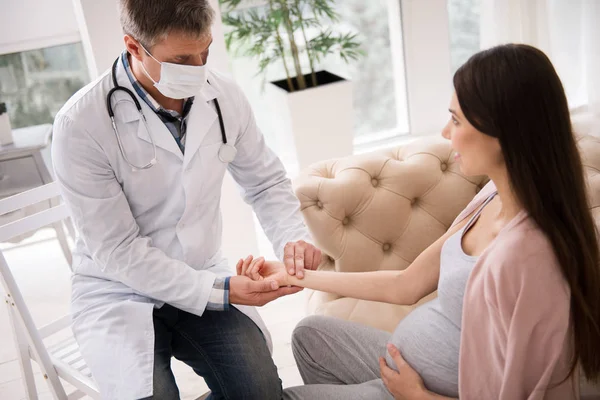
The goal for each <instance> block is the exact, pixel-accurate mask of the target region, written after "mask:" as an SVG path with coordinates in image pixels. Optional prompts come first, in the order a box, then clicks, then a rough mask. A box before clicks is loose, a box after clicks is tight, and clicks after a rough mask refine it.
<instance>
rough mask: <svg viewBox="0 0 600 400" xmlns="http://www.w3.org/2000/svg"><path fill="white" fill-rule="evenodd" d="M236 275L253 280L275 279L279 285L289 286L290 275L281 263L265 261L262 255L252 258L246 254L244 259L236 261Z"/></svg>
mask: <svg viewBox="0 0 600 400" xmlns="http://www.w3.org/2000/svg"><path fill="white" fill-rule="evenodd" d="M236 270H237V274H238V275H244V276H247V277H249V278H250V279H252V280H254V281H261V280H264V279H267V278H268V279H270V280H274V281H276V282H277V283H278V284H279V286H280V287H281V286H289V285H290V283H289V277H290V275H289V274H288V273H287V272H286V270H285V266H284V264H283V263H281V262H278V261H266V260H265V259H264V258H263V257H259V258H256V259H253V257H252V256H248V257H247V258H246V259H245V260H240V261H238V263H237V265H236Z"/></svg>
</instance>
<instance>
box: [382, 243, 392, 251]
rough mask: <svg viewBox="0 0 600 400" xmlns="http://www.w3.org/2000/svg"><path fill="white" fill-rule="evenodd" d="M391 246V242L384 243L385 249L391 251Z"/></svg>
mask: <svg viewBox="0 0 600 400" xmlns="http://www.w3.org/2000/svg"><path fill="white" fill-rule="evenodd" d="M391 248H392V245H391V244H389V243H384V245H383V251H390V249H391Z"/></svg>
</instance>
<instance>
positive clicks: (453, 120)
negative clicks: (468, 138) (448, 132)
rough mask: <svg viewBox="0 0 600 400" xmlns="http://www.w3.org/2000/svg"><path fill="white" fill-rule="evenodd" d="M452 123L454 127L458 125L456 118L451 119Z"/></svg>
mask: <svg viewBox="0 0 600 400" xmlns="http://www.w3.org/2000/svg"><path fill="white" fill-rule="evenodd" d="M452 123H453V124H454V125H458V121H457V120H456V118H454V117H452Z"/></svg>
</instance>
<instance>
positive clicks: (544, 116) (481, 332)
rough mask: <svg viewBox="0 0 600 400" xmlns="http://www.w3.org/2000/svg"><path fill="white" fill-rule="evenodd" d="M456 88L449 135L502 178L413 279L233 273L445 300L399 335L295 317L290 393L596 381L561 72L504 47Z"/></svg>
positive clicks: (275, 268) (587, 252)
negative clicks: (298, 381)
mask: <svg viewBox="0 0 600 400" xmlns="http://www.w3.org/2000/svg"><path fill="white" fill-rule="evenodd" d="M454 89H455V93H454V95H453V97H452V100H451V103H450V110H449V111H450V114H451V116H450V121H449V122H448V125H447V126H446V127H445V128H444V130H443V136H444V137H445V138H447V139H449V140H451V142H452V147H453V149H454V150H455V151H456V160H457V162H458V163H459V165H460V168H461V171H462V173H463V174H465V175H468V176H474V175H487V176H488V177H489V178H490V179H491V181H490V183H489V184H488V185H487V186H486V187H485V188H484V189H483V190H482V191H481V192H480V193H479V194H478V195H477V196H476V197H475V198H474V199H473V201H472V202H471V203H470V204H469V205H468V206H467V208H466V209H465V210H464V211H463V212H462V213H461V214H460V215H459V217H458V218H457V219H456V221H455V222H454V224H453V225H452V226H451V227H450V229H449V230H448V231H447V232H446V234H444V235H443V236H442V237H441V238H440V239H438V240H437V241H436V242H435V243H433V244H432V245H431V246H430V247H429V248H427V249H426V250H425V251H424V252H423V253H422V254H421V255H419V257H417V258H416V259H415V261H414V262H413V263H412V264H411V265H410V266H409V267H408V268H407V269H406V270H404V271H401V272H398V271H378V272H366V273H336V272H325V271H306V274H305V277H304V279H298V278H296V277H294V276H291V275H288V274H287V273H286V271H285V270H284V269H283V265H282V264H280V263H275V262H265V261H264V260H263V259H260V258H259V259H256V260H251V259H250V258H249V259H246V260H245V261H242V260H240V262H239V263H238V273H242V274H245V275H248V276H250V277H252V278H253V279H273V280H277V281H278V282H279V284H280V285H297V286H303V287H308V288H312V289H316V290H321V291H326V292H331V293H335V294H338V295H340V296H347V297H355V298H360V299H366V300H373V301H382V302H388V303H394V304H414V303H416V302H417V301H418V300H420V299H421V298H423V297H424V296H426V295H428V294H430V293H432V292H433V291H434V290H436V289H437V290H438V297H437V298H436V299H434V300H432V301H430V302H427V303H425V304H423V305H421V306H419V307H418V308H416V309H415V310H414V311H413V312H412V313H410V314H409V315H408V316H407V317H406V318H404V319H403V320H402V321H401V322H400V324H399V325H398V326H397V328H396V330H395V331H394V333H393V334H392V336H391V337H390V335H389V333H387V332H383V331H379V330H376V329H373V328H370V327H366V326H362V325H359V324H356V323H351V322H347V321H343V320H340V319H335V318H329V317H321V316H312V317H308V318H306V319H305V320H303V321H302V322H300V324H299V325H298V327H297V328H296V330H295V332H294V336H293V351H294V356H295V358H296V361H297V364H298V368H299V369H300V373H301V375H302V378H303V380H304V382H305V384H306V385H305V386H300V387H294V388H289V389H287V390H286V391H285V395H284V397H285V398H286V399H327V400H335V399H340V400H342V399H343V400H348V399H394V398H395V399H409V400H410V399H427V398H431V399H435V398H445V397H450V398H457V397H459V396H460V398H461V399H507V400H517V399H556V400H558V399H560V400H564V399H572V398H577V397H578V382H579V377H578V373H579V370H580V369H581V370H582V371H583V372H585V374H586V376H587V377H588V378H589V379H597V378H598V377H599V373H600V290H599V288H600V270H599V262H600V259H599V250H598V243H597V237H596V230H595V226H594V222H593V219H592V216H591V213H590V211H589V204H588V202H587V197H586V184H585V181H584V174H583V169H582V165H581V160H580V156H579V153H578V150H577V146H576V142H575V139H574V137H573V133H572V129H571V122H570V117H569V109H568V106H567V100H566V97H565V93H564V90H563V87H562V85H561V82H560V80H559V78H558V76H557V74H556V72H555V70H554V68H553V66H552V64H551V63H550V61H549V59H548V58H547V57H546V56H545V55H544V54H543V53H542V52H541V51H539V50H537V49H535V48H533V47H530V46H526V45H504V46H499V47H495V48H492V49H490V50H486V51H483V52H480V53H478V54H476V55H474V56H473V57H472V58H471V59H470V60H469V61H468V62H467V63H466V64H465V65H463V66H462V67H461V68H460V69H459V70H458V71H457V72H456V74H455V76H454ZM388 344H392V345H394V346H395V347H393V346H391V347H388V350H389V352H388V351H386V346H387V345H388ZM396 347H397V349H398V350H399V353H398V352H397V350H395V348H396ZM390 353H391V355H392V356H393V357H392V356H390ZM383 355H385V356H386V359H385V361H383V360H380V357H381V356H383ZM389 367H392V368H393V370H392V369H390V368H389ZM398 370H399V371H400V373H398V372H396V371H398Z"/></svg>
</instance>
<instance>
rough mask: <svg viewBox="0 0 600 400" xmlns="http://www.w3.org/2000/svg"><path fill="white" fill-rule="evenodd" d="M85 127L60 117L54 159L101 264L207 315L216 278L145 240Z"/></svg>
mask: <svg viewBox="0 0 600 400" xmlns="http://www.w3.org/2000/svg"><path fill="white" fill-rule="evenodd" d="M82 125H83V124H82V123H78V122H77V121H74V120H72V119H71V118H70V117H69V116H67V115H59V116H57V119H56V121H55V124H54V134H53V136H54V138H53V144H52V158H53V164H54V170H55V173H56V180H57V181H58V183H59V186H60V189H61V193H62V196H63V199H64V201H65V203H66V205H67V207H68V208H69V211H70V213H71V216H72V218H73V221H74V223H75V225H76V227H77V229H78V232H79V234H80V235H81V238H82V239H83V241H84V243H85V245H86V247H87V250H88V252H89V255H90V256H91V258H92V260H93V261H94V263H95V265H96V266H97V267H98V268H99V269H100V270H101V271H102V273H103V276H107V277H108V278H109V279H112V280H115V281H119V282H122V283H124V284H125V285H127V286H128V287H130V288H132V289H133V290H134V291H135V292H137V293H139V294H142V295H144V296H147V297H150V298H153V299H156V300H158V301H161V302H165V303H168V304H171V305H172V306H174V307H177V308H179V309H182V310H185V311H188V312H190V313H193V314H196V315H202V313H203V312H204V310H205V308H206V305H207V302H208V299H209V295H210V293H211V290H212V287H213V283H214V282H215V279H216V275H215V274H214V273H212V272H209V271H198V270H195V269H193V268H191V267H190V266H189V265H187V264H186V263H184V262H182V261H179V260H175V259H173V258H170V257H168V256H167V255H166V254H165V253H164V252H162V251H161V250H159V249H158V248H156V247H153V245H152V240H151V239H150V238H148V237H144V236H141V235H140V230H139V227H138V225H137V223H136V221H135V218H134V217H133V214H132V212H131V209H130V207H129V203H128V201H127V199H126V197H125V194H124V193H123V190H122V188H121V185H120V184H119V182H118V181H117V179H116V177H115V174H114V171H113V168H112V167H111V165H110V163H109V160H108V158H107V156H106V153H105V152H104V150H103V149H102V147H101V145H100V144H99V143H98V142H97V141H96V140H95V139H94V138H93V137H92V136H91V135H90V134H89V133H88V132H87V131H86V130H85V129H84V128H83V127H82ZM110 133H111V134H112V132H110ZM74 270H75V272H77V265H74Z"/></svg>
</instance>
